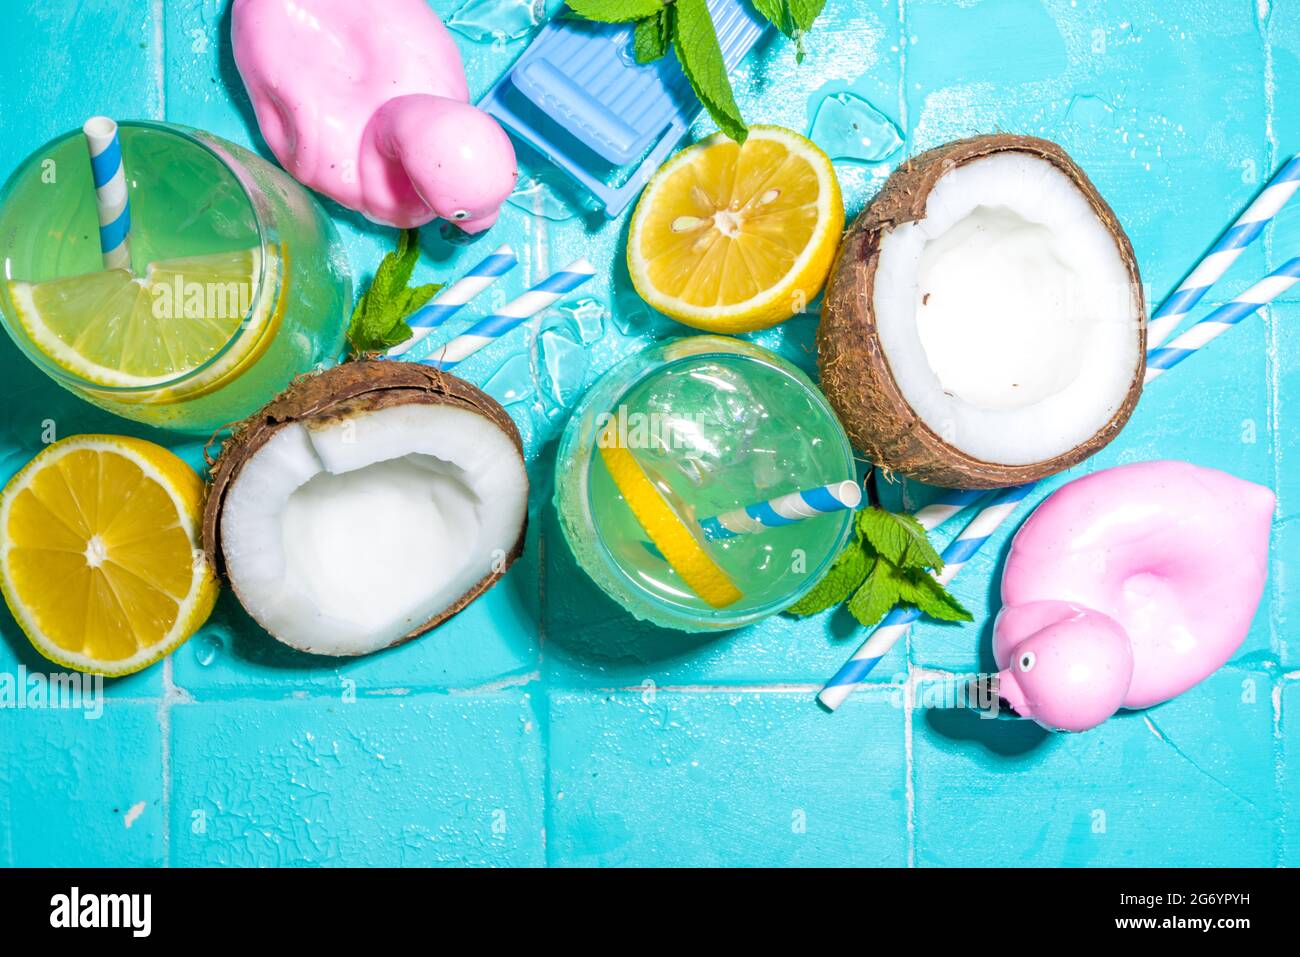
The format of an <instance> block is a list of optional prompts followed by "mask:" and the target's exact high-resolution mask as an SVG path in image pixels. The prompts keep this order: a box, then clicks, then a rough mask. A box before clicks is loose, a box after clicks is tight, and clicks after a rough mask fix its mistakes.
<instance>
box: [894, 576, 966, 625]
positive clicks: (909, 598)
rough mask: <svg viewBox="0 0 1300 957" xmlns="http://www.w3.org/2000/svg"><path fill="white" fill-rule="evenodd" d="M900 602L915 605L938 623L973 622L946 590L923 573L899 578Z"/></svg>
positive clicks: (964, 609) (963, 607)
mask: <svg viewBox="0 0 1300 957" xmlns="http://www.w3.org/2000/svg"><path fill="white" fill-rule="evenodd" d="M899 584H900V587H899V592H900V600H901V601H905V602H907V603H908V604H909V605H915V606H916V607H917V608H919V609H920V610H921V611H922V612H923V613H924V614H926V615H929V616H930V617H931V618H935V619H937V620H939V621H974V620H975V616H974V615H972V614H971V613H970V612H969V611H967V610H966V608H965V606H963V605H962V603H961V602H959V601H958V600H957V599H956V598H954V597H953V596H952V595H951V594H949V592H948V590H947V589H946V588H944V587H943V586H942V585H940V584H939V583H938V582H937V581H935V580H934V579H933V578H932V577H930V576H929V575H927V574H926V573H925V572H918V571H910V572H904V573H903V574H902V576H901V577H900V583H899Z"/></svg>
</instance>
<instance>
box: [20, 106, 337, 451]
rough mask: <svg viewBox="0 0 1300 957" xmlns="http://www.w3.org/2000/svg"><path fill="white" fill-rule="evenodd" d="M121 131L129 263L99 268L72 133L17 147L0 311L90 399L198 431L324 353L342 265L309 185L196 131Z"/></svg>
mask: <svg viewBox="0 0 1300 957" xmlns="http://www.w3.org/2000/svg"><path fill="white" fill-rule="evenodd" d="M119 135H120V141H121V150H122V166H123V168H124V170H125V173H126V180H127V189H128V194H129V198H130V219H131V229H130V247H129V248H130V256H131V260H130V262H131V268H129V269H126V268H120V269H105V268H104V263H103V258H102V254H101V248H100V238H99V219H98V213H97V208H96V200H95V192H94V189H93V184H92V178H91V163H90V158H89V154H88V152H87V147H86V141H85V139H84V137H83V136H82V134H81V133H80V132H74V133H69V134H67V135H65V136H63V137H60V138H59V139H56V140H54V141H52V142H50V143H49V144H47V145H46V146H44V147H43V148H41V149H40V150H38V151H37V152H36V153H34V154H33V155H32V156H30V157H29V158H28V159H27V160H26V161H24V162H23V163H22V165H21V166H19V168H18V169H17V170H16V171H15V172H14V174H13V175H12V176H11V177H10V179H9V181H8V183H6V185H5V187H4V190H3V192H2V193H0V265H3V270H4V275H3V283H2V284H0V313H2V314H3V320H4V326H5V330H6V331H7V332H8V333H9V336H10V337H11V338H12V339H13V340H14V342H15V343H16V344H17V346H18V348H19V349H20V350H22V352H23V353H24V354H25V355H26V356H27V357H28V358H29V359H31V360H32V361H33V362H34V363H36V365H38V366H39V367H40V368H41V369H42V370H44V371H45V372H46V373H47V374H48V375H49V376H50V377H51V378H53V379H54V380H55V381H56V382H58V383H59V384H60V385H63V386H64V387H66V388H68V389H70V390H71V391H72V392H74V393H76V394H78V395H80V396H82V397H83V398H85V399H88V400H89V401H91V402H93V403H95V404H96V405H99V406H101V407H103V408H105V409H108V410H110V411H112V412H115V413H117V414H119V415H122V416H125V417H126V418H129V419H134V420H136V421H139V422H144V423H147V424H149V425H155V426H162V427H165V428H170V429H176V430H180V431H184V432H191V433H197V434H207V433H210V432H212V431H214V430H216V429H218V428H220V427H221V426H223V425H226V424H228V423H231V422H234V421H237V420H239V419H242V418H244V417H245V416H247V415H248V414H249V413H251V412H252V411H254V410H255V409H257V408H258V407H260V406H261V405H262V404H263V403H265V402H266V401H267V400H268V399H269V398H270V397H271V396H273V395H274V394H275V393H277V392H278V391H280V390H281V389H283V388H284V387H285V386H286V385H287V384H288V383H289V381H290V380H291V379H292V378H293V377H294V376H295V375H297V374H299V373H302V372H305V371H308V370H310V369H312V368H315V367H318V366H321V365H326V364H331V363H333V362H334V361H335V360H336V359H337V357H338V355H339V352H340V350H341V348H342V345H343V332H344V320H345V315H346V310H347V309H348V308H349V306H350V304H351V278H350V275H349V271H348V266H347V261H346V258H345V257H344V255H343V253H342V251H341V249H340V247H339V244H338V237H337V234H336V233H335V230H334V227H333V225H332V224H331V223H330V221H329V218H328V217H327V216H326V215H325V213H324V211H323V210H322V209H321V207H320V205H319V204H318V203H317V202H316V201H315V200H314V199H313V198H312V197H311V196H310V195H309V194H308V193H307V191H306V190H304V189H303V188H302V187H301V186H300V185H299V184H298V183H296V182H295V181H294V180H293V179H292V178H291V177H289V176H288V174H286V173H285V172H284V171H283V170H281V169H279V168H278V167H276V166H274V165H272V164H271V163H268V162H267V161H265V160H263V159H262V158H261V157H259V156H256V155H254V154H253V153H251V152H249V151H248V150H246V149H243V148H242V147H239V146H236V145H234V144H233V143H229V142H226V141H225V140H222V139H221V138H219V137H216V136H213V135H211V134H209V133H204V132H202V131H199V130H193V129H188V128H185V127H180V126H173V125H168V124H162V123H150V122H135V123H123V124H121V126H120V127H119Z"/></svg>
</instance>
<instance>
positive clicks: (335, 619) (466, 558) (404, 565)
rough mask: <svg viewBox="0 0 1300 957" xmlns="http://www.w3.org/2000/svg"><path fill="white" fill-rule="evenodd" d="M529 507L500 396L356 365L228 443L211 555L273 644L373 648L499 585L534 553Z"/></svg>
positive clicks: (263, 415)
mask: <svg viewBox="0 0 1300 957" xmlns="http://www.w3.org/2000/svg"><path fill="white" fill-rule="evenodd" d="M527 503H528V476H527V473H526V472H525V471H524V459H523V446H522V443H521V441H520V438H519V432H518V430H517V429H516V428H515V425H514V422H513V421H512V420H511V419H510V416H509V415H508V414H507V413H506V411H505V409H503V408H502V407H501V406H500V404H498V403H497V402H496V401H495V400H493V399H492V398H491V397H490V396H488V395H487V394H485V393H484V392H481V391H480V390H479V389H476V388H475V387H474V386H472V385H470V384H469V383H468V382H465V381H463V380H461V379H458V378H456V377H455V376H451V375H447V374H446V373H442V372H439V371H437V370H434V369H431V368H428V367H426V366H421V365H418V364H415V363H406V362H392V361H362V362H349V363H345V364H343V365H341V366H337V367H335V368H333V369H330V370H328V371H326V372H322V373H319V374H317V375H313V376H310V377H306V378H303V379H300V380H298V381H297V382H295V383H294V384H293V385H292V386H290V388H289V389H288V390H287V391H286V392H285V393H283V394H282V395H280V396H279V397H278V398H276V399H275V400H273V401H272V402H271V403H270V404H268V405H267V406H266V407H265V408H263V409H262V410H261V411H259V412H257V413H256V414H254V415H253V416H251V417H250V418H249V419H248V420H247V421H245V422H244V423H243V424H242V425H241V426H240V427H239V428H238V429H237V430H236V431H235V434H234V435H233V436H232V437H231V438H230V439H228V440H227V441H226V443H225V444H224V446H223V447H222V450H221V455H220V457H219V458H218V459H217V462H216V464H215V465H214V466H213V469H212V485H211V488H210V490H209V492H208V499H207V503H206V506H205V509H204V516H203V547H204V550H205V551H206V552H207V554H208V557H209V558H210V560H211V561H212V563H213V565H214V567H216V568H217V569H218V571H219V572H220V573H221V574H223V575H224V577H225V578H226V579H227V581H229V583H230V586H231V589H232V590H233V591H234V592H235V594H236V595H237V596H238V597H239V600H240V601H241V602H242V603H243V605H244V607H245V608H246V609H247V610H248V612H249V614H250V615H252V616H253V618H255V619H256V620H257V622H258V624H260V625H261V626H262V627H263V628H265V629H266V630H267V631H268V632H270V634H271V635H273V636H274V637H276V638H278V639H279V640H280V641H282V642H284V643H285V644H286V645H290V646H291V647H294V648H298V649H300V650H302V651H307V652H312V653H315V654H323V655H363V654H367V653H369V652H372V651H377V650H379V649H381V648H386V647H388V646H390V645H394V644H398V643H399V642H402V641H404V640H406V639H409V638H413V637H415V636H416V635H419V634H422V633H424V632H426V631H428V630H429V629H430V628H433V627H434V626H435V625H438V624H440V623H441V622H443V621H445V620H446V619H448V618H450V617H451V616H452V615H454V614H456V612H458V611H460V610H461V609H462V608H464V607H465V606H466V605H468V604H469V603H470V602H471V601H473V600H474V599H475V598H477V597H478V596H479V595H481V594H482V593H483V592H485V591H486V590H487V589H488V588H490V587H492V585H493V584H495V583H496V581H497V579H499V578H500V577H501V576H502V575H503V574H504V573H505V570H506V569H507V568H508V567H509V566H510V564H511V563H512V562H513V561H514V560H515V559H516V558H518V557H519V555H520V553H521V552H522V551H523V547H524V532H525V526H526V523H527Z"/></svg>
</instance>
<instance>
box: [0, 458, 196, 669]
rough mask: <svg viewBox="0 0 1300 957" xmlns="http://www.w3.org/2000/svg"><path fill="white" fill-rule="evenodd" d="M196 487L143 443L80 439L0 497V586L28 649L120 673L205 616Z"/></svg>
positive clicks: (35, 462)
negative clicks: (28, 640) (25, 637)
mask: <svg viewBox="0 0 1300 957" xmlns="http://www.w3.org/2000/svg"><path fill="white" fill-rule="evenodd" d="M202 507H203V482H202V481H201V480H200V479H199V477H198V475H196V474H195V473H194V470H193V469H191V468H190V467H189V466H188V465H186V464H185V463H184V462H182V461H181V460H180V459H178V458H177V457H176V456H175V455H173V454H172V453H171V452H169V451H167V450H166V449H164V448H162V447H161V446H158V445H154V444H153V443H152V442H145V441H143V440H142V439H133V438H124V437H122V436H116V435H79V436H74V437H72V438H68V439H64V440H62V441H61V442H56V443H55V444H53V445H51V446H50V447H49V448H47V449H45V450H44V451H43V452H41V453H40V454H39V455H37V456H36V458H34V459H32V460H31V462H29V463H28V464H27V465H26V466H25V467H24V468H23V469H22V470H21V471H20V472H19V473H18V474H17V475H15V476H14V477H13V478H12V479H10V480H9V484H8V485H6V486H5V487H4V490H3V491H2V492H0V591H3V592H4V597H5V601H6V602H7V603H8V605H9V608H10V610H11V611H12V612H13V615H14V618H15V619H17V621H18V624H19V625H21V626H22V629H23V631H25V632H26V633H27V637H28V638H29V639H31V642H32V644H33V645H35V646H36V650H37V651H39V652H40V653H41V654H43V655H44V656H45V657H47V658H49V659H50V660H51V661H53V662H56V663H58V664H60V665H64V666H66V667H70V668H76V669H78V670H81V671H89V672H94V673H97V674H103V675H125V674H130V673H132V672H134V671H139V670H140V669H141V668H144V667H145V666H147V665H150V664H152V663H153V662H155V661H157V660H158V659H159V658H161V657H162V656H163V655H165V654H167V653H168V652H169V651H171V650H172V649H173V648H175V647H176V646H177V645H179V644H180V643H181V642H183V641H184V640H185V639H186V638H188V637H189V636H190V635H192V634H193V633H194V632H195V631H196V630H197V629H198V627H199V626H200V625H202V624H203V622H204V621H205V620H206V619H207V617H208V615H209V613H211V611H212V605H213V602H215V601H216V597H217V581H216V578H215V577H214V576H213V573H212V569H211V566H210V565H209V563H208V561H207V559H206V558H205V557H204V556H203V553H202V552H201V551H200V550H199V548H198V544H199V527H200V525H199V523H200V515H201V513H202Z"/></svg>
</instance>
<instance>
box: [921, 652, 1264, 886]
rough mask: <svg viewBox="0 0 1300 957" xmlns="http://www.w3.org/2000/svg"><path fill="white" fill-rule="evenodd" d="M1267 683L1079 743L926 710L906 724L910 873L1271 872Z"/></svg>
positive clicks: (1174, 705)
mask: <svg viewBox="0 0 1300 957" xmlns="http://www.w3.org/2000/svg"><path fill="white" fill-rule="evenodd" d="M1271 690H1272V683H1271V679H1270V677H1269V675H1268V674H1267V673H1266V672H1262V671H1244V670H1237V669H1232V668H1227V669H1223V670H1222V671H1220V672H1218V673H1217V674H1215V675H1214V676H1212V677H1211V678H1210V679H1209V680H1207V681H1205V682H1203V683H1202V684H1200V685H1198V686H1197V687H1195V688H1193V689H1192V690H1190V691H1188V692H1187V693H1186V694H1184V695H1182V696H1181V697H1179V698H1176V699H1174V700H1173V701H1172V702H1169V703H1167V704H1164V705H1161V706H1160V707H1157V708H1153V709H1150V710H1148V711H1146V712H1140V713H1132V714H1125V715H1122V716H1120V717H1117V718H1112V719H1110V720H1109V721H1107V722H1106V723H1105V724H1103V725H1102V726H1101V727H1099V728H1097V729H1094V730H1092V731H1088V732H1085V733H1083V734H1074V735H1070V734H1051V733H1049V732H1046V731H1043V730H1042V729H1041V728H1039V727H1038V726H1037V725H1035V724H1033V723H1031V722H1028V721H1017V720H1009V719H998V720H985V719H981V718H979V717H976V716H975V715H974V714H972V713H971V712H968V711H961V710H944V709H938V708H933V709H923V710H922V711H920V712H918V713H917V715H916V716H915V718H914V722H913V727H914V729H915V730H914V738H913V740H914V749H915V750H914V760H915V765H916V778H915V787H916V848H917V857H916V859H917V864H918V865H920V866H943V865H949V866H951V865H966V866H970V865H985V866H999V865H1030V866H1039V867H1074V866H1085V865H1092V866H1143V865H1146V866H1150V865H1160V866H1174V867H1177V866H1191V865H1199V866H1226V865H1235V866H1253V867H1268V866H1273V865H1275V864H1276V863H1278V855H1279V846H1280V841H1281V829H1282V828H1281V822H1280V819H1279V816H1278V811H1279V799H1278V794H1277V782H1276V778H1275V775H1274V767H1275V761H1276V753H1275V741H1274V737H1273V709H1272V700H1271Z"/></svg>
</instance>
